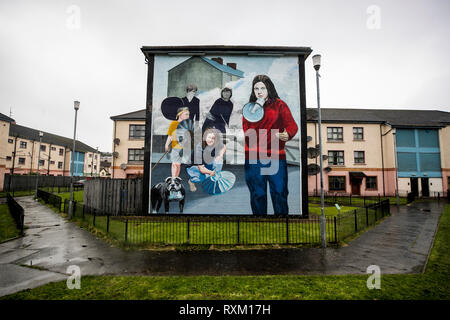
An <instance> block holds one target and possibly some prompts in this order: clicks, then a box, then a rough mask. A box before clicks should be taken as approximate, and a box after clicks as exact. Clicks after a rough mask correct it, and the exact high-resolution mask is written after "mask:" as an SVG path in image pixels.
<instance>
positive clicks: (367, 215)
mask: <svg viewBox="0 0 450 320" xmlns="http://www.w3.org/2000/svg"><path fill="white" fill-rule="evenodd" d="M368 226H369V207H366V227H368Z"/></svg>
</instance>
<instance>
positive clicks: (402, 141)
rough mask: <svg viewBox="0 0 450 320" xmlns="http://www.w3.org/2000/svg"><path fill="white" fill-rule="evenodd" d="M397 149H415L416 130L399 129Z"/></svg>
mask: <svg viewBox="0 0 450 320" xmlns="http://www.w3.org/2000/svg"><path fill="white" fill-rule="evenodd" d="M396 136H397V147H400V148H401V147H415V146H416V142H415V141H416V140H415V138H414V129H397V132H396Z"/></svg>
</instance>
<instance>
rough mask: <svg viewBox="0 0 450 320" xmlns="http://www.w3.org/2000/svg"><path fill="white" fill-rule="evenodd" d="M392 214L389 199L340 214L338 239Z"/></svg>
mask: <svg viewBox="0 0 450 320" xmlns="http://www.w3.org/2000/svg"><path fill="white" fill-rule="evenodd" d="M390 214H391V212H390V203H389V200H383V201H380V202H378V203H374V204H370V205H367V206H366V207H364V208H359V209H355V210H351V211H346V212H344V213H342V214H339V215H338V219H337V220H338V223H337V225H338V226H337V230H338V239H339V240H343V239H345V238H347V237H349V236H352V235H354V234H356V233H358V232H360V231H362V230H364V229H366V228H367V227H369V226H371V225H374V224H375V223H376V222H377V221H378V220H380V219H382V218H384V217H386V216H388V215H390Z"/></svg>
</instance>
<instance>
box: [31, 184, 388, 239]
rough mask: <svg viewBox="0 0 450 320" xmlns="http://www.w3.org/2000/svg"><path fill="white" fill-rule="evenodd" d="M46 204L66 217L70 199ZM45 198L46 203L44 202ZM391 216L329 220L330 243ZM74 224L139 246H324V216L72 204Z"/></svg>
mask: <svg viewBox="0 0 450 320" xmlns="http://www.w3.org/2000/svg"><path fill="white" fill-rule="evenodd" d="M42 195H44V197H47V201H48V202H47V203H51V204H52V205H53V206H55V207H56V208H58V210H61V211H62V212H65V213H68V210H69V200H68V199H65V200H64V202H61V198H60V197H58V196H55V197H56V198H59V199H56V200H51V199H52V197H50V196H48V195H46V194H45V193H39V196H40V197H42ZM42 199H44V198H43V197H42ZM388 215H390V205H389V200H384V201H380V202H377V203H373V204H369V205H367V206H366V207H364V208H360V209H356V210H352V211H348V212H344V213H343V214H339V215H337V216H331V217H326V224H325V225H326V234H327V242H328V243H329V244H337V243H338V242H340V241H342V240H344V239H345V238H347V237H349V236H352V235H354V234H355V233H358V232H360V231H361V230H363V229H365V228H367V227H369V226H371V225H374V224H375V223H376V222H377V221H379V220H380V219H382V218H384V217H386V216H388ZM72 219H77V220H81V221H84V222H85V223H87V224H88V225H91V226H94V227H95V228H96V229H98V230H100V231H102V232H104V233H105V234H107V235H108V236H109V237H110V238H113V239H116V240H119V241H121V242H125V243H129V244H137V245H145V244H161V245H181V244H191V245H270V244H298V245H320V243H321V232H320V216H310V217H309V218H308V219H304V218H301V217H296V216H292V215H291V216H264V217H255V216H242V215H236V216H232V215H223V216H222V215H214V216H213V215H196V214H183V215H172V214H157V215H149V216H114V215H111V214H110V213H108V212H105V211H101V210H97V209H96V208H93V207H90V206H86V205H83V204H82V203H77V202H75V201H74V203H73V211H72Z"/></svg>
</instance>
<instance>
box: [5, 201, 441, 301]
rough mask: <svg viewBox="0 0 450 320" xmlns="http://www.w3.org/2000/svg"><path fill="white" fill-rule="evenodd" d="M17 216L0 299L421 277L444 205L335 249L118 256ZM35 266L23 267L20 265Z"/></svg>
mask: <svg viewBox="0 0 450 320" xmlns="http://www.w3.org/2000/svg"><path fill="white" fill-rule="evenodd" d="M17 200H18V202H19V203H20V204H21V205H22V207H24V209H25V224H26V226H27V227H28V229H27V230H26V235H25V236H24V237H22V238H20V239H16V240H13V241H9V242H6V243H3V244H0V296H2V295H7V294H11V293H14V292H17V291H20V290H23V289H26V288H34V287H37V286H40V285H43V284H45V283H48V282H52V281H60V280H64V279H67V277H68V275H67V274H66V271H67V267H68V266H70V265H77V266H79V267H80V268H81V274H82V276H83V275H112V274H116V275H119V274H120V275H131V274H139V275H201V274H207V275H256V274H259V275H261V274H365V273H366V269H367V267H368V266H369V265H372V264H375V265H378V266H379V267H380V268H381V272H382V273H418V272H422V270H423V268H424V266H425V264H426V261H427V257H428V254H429V251H430V248H431V246H432V243H433V238H434V233H435V231H436V227H437V224H438V221H439V217H440V214H441V212H442V210H443V207H444V203H443V202H441V203H437V202H422V203H415V204H414V205H413V206H410V207H407V206H403V207H400V210H399V211H397V210H396V207H392V209H391V211H393V212H392V216H391V217H389V218H387V219H385V220H384V221H383V222H382V223H380V224H379V225H377V226H376V227H374V228H372V229H371V230H369V231H367V232H365V233H363V234H362V235H361V236H360V237H359V238H357V239H356V240H354V241H352V242H351V243H350V245H348V246H346V247H343V248H327V249H317V248H295V249H276V250H234V251H233V250H224V251H219V250H204V251H193V252H187V251H144V250H142V251H124V250H121V249H119V248H114V247H111V246H109V245H108V244H106V243H105V242H103V241H101V240H99V239H97V238H95V237H94V236H93V235H92V234H91V233H90V232H88V231H86V230H83V229H80V228H79V227H77V226H76V225H75V224H73V223H69V222H67V221H66V220H65V219H63V218H61V217H60V216H59V215H58V214H56V213H54V212H53V211H52V210H51V209H49V208H47V207H45V206H43V205H41V204H39V203H37V202H35V201H34V200H33V199H32V197H21V198H17ZM31 265H32V266H35V267H38V268H39V269H37V268H30V267H27V266H31Z"/></svg>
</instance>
